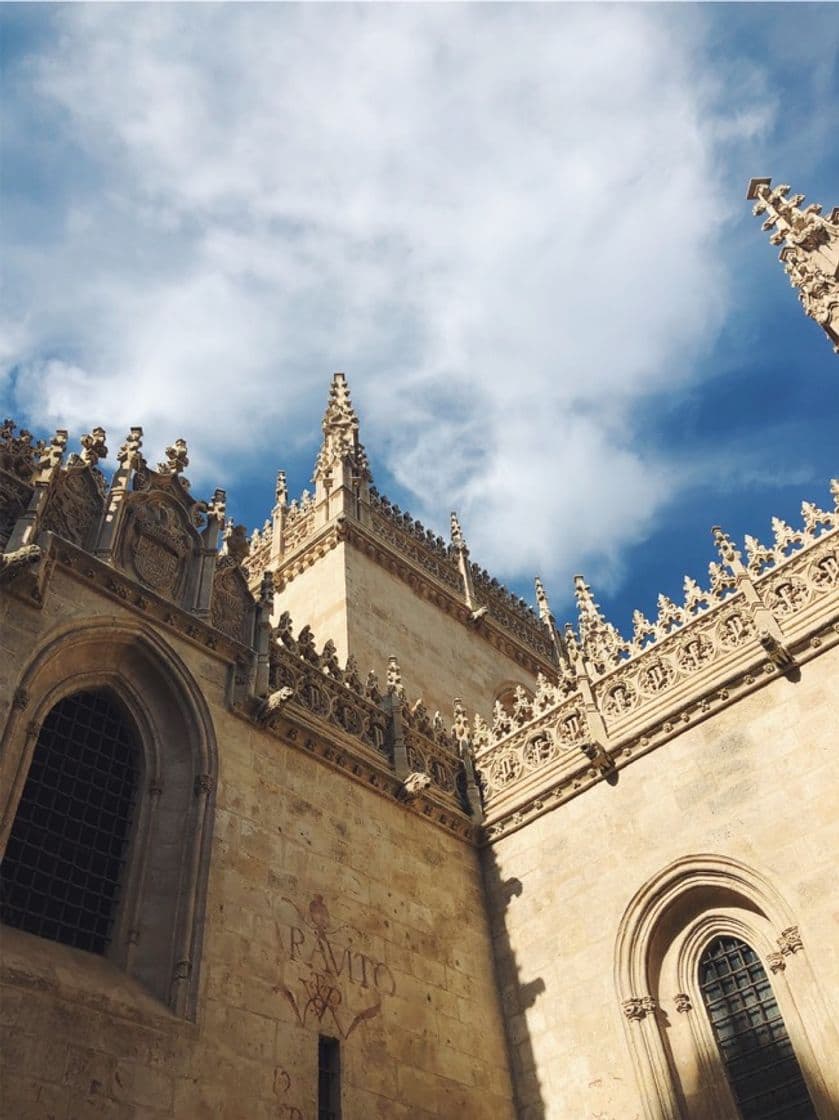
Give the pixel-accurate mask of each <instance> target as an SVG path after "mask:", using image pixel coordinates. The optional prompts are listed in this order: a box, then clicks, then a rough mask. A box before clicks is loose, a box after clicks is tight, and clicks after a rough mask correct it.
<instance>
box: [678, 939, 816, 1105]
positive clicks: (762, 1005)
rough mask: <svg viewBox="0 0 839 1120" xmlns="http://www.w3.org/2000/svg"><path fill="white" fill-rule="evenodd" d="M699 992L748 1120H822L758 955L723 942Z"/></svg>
mask: <svg viewBox="0 0 839 1120" xmlns="http://www.w3.org/2000/svg"><path fill="white" fill-rule="evenodd" d="M699 986H700V988H701V989H702V998H703V999H704V1001H705V1007H706V1009H707V1011H708V1017H709V1018H710V1020H711V1026H712V1027H713V1029H714V1035H715V1036H716V1040H717V1046H718V1047H719V1049H720V1054H721V1055H722V1059H723V1062H724V1063H725V1068H726V1073H727V1075H728V1080H729V1082H730V1084H731V1088H732V1090H733V1091H734V1097H735V1099H736V1101H737V1104H738V1106H739V1108H740V1115H741V1116H742V1117H743V1120H816V1112H815V1109H814V1108H813V1104H812V1101H811V1100H810V1095H809V1093H808V1092H807V1086H806V1084H805V1083H804V1078H803V1076H802V1074H801V1067H800V1066H799V1064H798V1060H797V1059H796V1057H795V1054H794V1053H793V1049H792V1044H791V1043H790V1040H789V1036H788V1035H787V1031H786V1027H785V1026H784V1020H783V1019H782V1018H781V1012H780V1011H779V1010H778V1004H777V1003H776V1002H775V996H774V995H773V994H772V986H771V985H770V983H769V978H768V977H767V975H766V972H765V971H764V968H763V965H762V964H761V963H760V961H759V960H758V957H757V954H756V953H755V951H754V950H753V949H752V948H751V947H750V946H749V945H747V944H746V943H745V941H740V940H738V939H737V938H736V937H718V938H717V939H716V940H715V941H713V942H712V943H711V944H710V945H709V946H708V948H707V949H706V950H705V952H704V953H703V954H702V959H701V961H700V962H699Z"/></svg>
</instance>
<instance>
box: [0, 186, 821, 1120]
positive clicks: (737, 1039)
mask: <svg viewBox="0 0 839 1120" xmlns="http://www.w3.org/2000/svg"><path fill="white" fill-rule="evenodd" d="M750 194H751V196H752V197H753V198H754V199H755V200H756V202H757V209H759V210H760V212H762V213H764V214H768V216H767V219H766V221H767V225H768V226H769V227H770V228H772V229H774V230H775V234H773V237H774V236H776V235H778V234H779V233H780V234H781V235H782V236H781V237H780V240H781V241H784V249H783V250H782V259H784V262H785V266H786V267H787V270H788V272H789V273H790V278H791V280H792V282H793V283H794V284H795V285H796V286H797V287H798V289H799V294H801V295H802V302H803V303H804V306H805V311H807V313H808V314H811V315H812V317H813V318H815V319H816V320H817V321H818V322H820V324H821V326H822V327H823V328H824V330H825V332H826V333H827V335H828V338H829V339H830V340H831V341H832V342H834V341H836V340H837V339H839V335H837V334H836V330H837V329H839V318H837V315H839V298H837V297H836V292H837V287H836V283H835V279H836V271H837V269H839V222H837V216H836V213H835V212H834V214H833V215H831V216H830V218H829V219H823V218H821V217H820V215H819V213H818V211H817V208H816V209H814V208H812V207H810V208H807V209H806V210H801V209H800V207H799V203H800V201H801V200H800V198H799V197H798V196H794V197H793V198H792V199H789V198H788V197H787V196H788V190H787V189H786V188H783V187H782V188H776V189H775V190H774V191H773V190H772V189H771V184H770V183H769V181H768V180H754V181H753V184H752V186H751V188H750ZM814 230H815V231H816V232H814ZM819 231H820V232H819ZM825 231H826V232H825ZM784 239H785V240H784ZM787 249H790V250H791V251H790V252H787ZM792 250H794V252H793V251H792ZM784 254H786V256H784ZM814 260H815V261H816V264H815V265H814V264H813V261H814ZM825 261H826V262H828V264H827V265H825V264H824V262H825ZM831 262H832V263H831ZM828 266H829V268H832V269H833V273H832V277H833V281H832V282H833V287H832V288H831V287H830V282H829V281H830V277H829V276H828V278H827V280H825V279H824V277H825V276H827V272H826V271H825V269H827V268H828ZM819 268H821V270H822V271H821V273H819V274H818V276H817V283H816V281H813V280H812V277H811V276H810V274H809V273H808V271H807V270H808V269H809V270H810V272H813V270H814V269H815V270H816V272H817V273H818V269H819ZM808 277H809V278H808ZM808 285H809V287H808ZM818 285H821V287H820V288H819V291H820V292H821V295H820V296H818V298H817V296H816V295H813V294H812V293H813V292H814V291H815V287H817V286H818ZM831 292H832V293H833V294H832V295H831ZM805 295H806V297H807V298H806V299H805V298H804V296H805ZM818 300H820V301H821V302H818ZM808 301H809V303H808ZM814 308H815V309H816V311H817V312H818V313H816V311H814ZM819 316H821V318H819ZM831 332H833V333H831ZM105 441H106V435H105V432H104V431H103V430H102V429H100V428H95V429H93V430H92V431H91V432H90V433H88V434H86V435H85V436H83V437H82V440H81V447H80V450H79V451H78V452H74V453H70V454H68V448H67V443H68V438H67V433H66V432H64V431H58V432H57V433H56V434H55V436H54V437H53V438H52V439H51V440H49V441H35V440H34V439H33V437H32V436H31V435H30V434H29V433H28V432H26V431H21V430H19V429H18V428H16V427H15V426H14V425H13V424H12V423H11V422H7V423H6V424H5V425H4V426H3V427H2V429H0V503H1V505H0V548H2V555H0V604H2V605H1V606H0V611H2V614H0V619H1V620H2V621H0V647H2V658H0V734H2V740H0V851H2V852H3V853H4V861H3V868H2V871H3V881H2V894H0V920H2V925H1V926H0V956H1V957H2V960H0V1020H1V1021H2V1031H3V1042H2V1074H3V1081H2V1087H1V1088H0V1113H2V1115H4V1116H9V1117H10V1118H11V1117H14V1118H16V1120H47V1118H54V1120H87V1118H89V1117H90V1118H92V1117H113V1118H119V1120H123V1118H125V1120H128V1118H129V1117H130V1118H137V1120H140V1118H143V1120H152V1118H160V1120H163V1118H167V1117H168V1118H172V1117H176V1118H185V1120H205V1118H206V1120H210V1118H216V1117H224V1118H230V1120H240V1118H241V1120H252V1118H253V1120H263V1118H264V1120H268V1118H271V1120H309V1118H314V1117H317V1118H318V1120H330V1118H331V1120H339V1118H343V1120H360V1118H362V1117H364V1118H368V1117H369V1118H372V1117H380V1118H382V1120H385V1118H387V1120H391V1118H393V1120H414V1118H416V1120H422V1118H424V1117H425V1118H432V1117H443V1118H455V1117H458V1118H463V1120H513V1118H518V1120H548V1118H550V1120H641V1118H644V1120H677V1118H680V1120H721V1118H731V1120H737V1118H739V1117H742V1118H743V1120H749V1118H755V1120H769V1118H770V1117H772V1118H775V1120H806V1118H818V1120H829V1118H831V1117H834V1116H836V1115H837V1114H839V1063H837V1061H836V1055H837V1054H839V1028H838V1027H837V1024H839V951H838V950H837V936H836V933H837V930H836V923H837V917H839V915H838V914H837V908H836V889H835V875H836V872H835V856H836V853H837V851H839V818H837V812H836V793H835V790H836V776H837V775H836V771H837V765H839V764H837V757H839V689H837V683H836V682H837V679H839V481H836V480H834V481H833V482H831V483H830V489H829V496H826V497H825V498H824V499H822V500H821V501H820V502H819V503H818V504H814V503H812V502H805V503H804V504H803V505H802V511H801V519H800V523H798V524H796V525H789V524H786V523H785V522H782V521H780V520H776V521H775V522H774V523H773V526H772V533H771V537H770V538H769V539H768V540H767V542H766V543H763V542H761V541H759V540H757V539H755V538H753V537H746V538H745V540H744V541H743V542H742V543H741V542H736V541H733V540H732V539H731V538H730V537H729V536H728V534H726V533H725V532H724V531H723V530H722V529H719V528H717V529H714V531H713V539H714V547H715V553H714V557H713V560H712V561H711V563H710V566H709V571H708V576H707V579H705V580H703V581H702V582H697V581H695V580H693V579H688V578H686V579H685V585H684V597H683V599H682V601H680V602H675V601H673V600H671V599H668V598H666V597H664V596H660V597H659V601H658V614H657V617H656V618H655V619H648V618H646V617H644V616H643V615H641V614H640V613H639V612H636V615H635V619H634V628H633V633H632V635H631V636H629V637H627V636H625V635H622V634H621V633H619V632H618V630H617V629H616V628H615V627H614V626H613V625H612V624H611V623H610V622H609V621H608V619H607V618H605V617H604V615H603V612H602V611H601V609H600V607H599V606H598V604H597V602H596V600H595V597H594V595H593V593H592V590H591V588H590V587H589V586H588V585H587V584H586V583H585V581H584V580H583V579H582V578H578V579H577V580H576V583H575V593H576V601H577V620H576V622H575V624H574V625H573V626H572V625H569V626H566V627H564V628H560V627H558V626H557V624H556V622H555V620H554V617H553V615H552V613H551V610H550V606H549V603H548V600H547V597H546V594H545V591H544V589H543V587H542V585H541V583H539V581H537V586H536V602H537V609H536V610H532V609H531V608H530V607H528V605H527V604H526V603H524V602H523V601H522V600H520V599H518V598H517V597H515V596H514V595H512V594H511V593H510V592H508V591H507V590H506V589H505V588H504V587H503V586H501V585H500V584H499V583H498V582H497V581H496V580H495V579H493V578H492V577H491V576H490V575H489V574H488V573H487V572H485V571H484V570H483V569H481V568H480V567H479V566H478V565H477V564H476V563H475V562H474V561H473V560H472V558H471V556H470V553H469V548H468V545H467V541H466V538H465V536H464V531H463V528H462V527H461V525H460V523H459V521H458V519H457V517H456V516H455V515H452V520H451V533H450V538H449V539H448V540H444V539H442V538H440V537H438V536H436V535H435V534H434V533H432V532H430V531H428V530H426V529H425V528H424V527H423V526H422V525H421V524H420V523H419V522H417V521H416V520H415V519H413V518H412V517H411V516H410V515H409V514H407V513H405V512H403V511H402V510H400V509H399V508H398V507H397V506H395V505H394V504H393V503H392V502H390V501H388V500H387V499H386V498H385V497H384V496H383V495H382V494H380V493H379V492H378V491H377V489H376V488H375V486H374V485H373V480H372V477H371V472H370V468H369V464H368V461H367V457H366V454H365V451H364V448H363V446H362V444H361V442H360V439H359V420H358V417H357V415H356V412H355V410H354V408H353V405H352V401H351V399H350V393H349V388H348V385H347V381H346V378H345V377H344V375H343V374H335V376H334V377H333V380H332V385H331V388H330V393H329V400H328V404H327V408H326V414H325V416H324V419H323V439H322V443H321V448H320V452H319V454H318V457H317V461H316V463H315V467H314V478H313V482H314V489H313V491H312V492H311V493H305V494H304V495H302V496H301V497H299V498H297V499H294V500H289V495H288V493H287V488H286V482H285V477H284V475H283V474H282V472H281V473H280V474H279V476H278V479H277V488H276V502H275V505H274V508H273V510H272V511H271V513H270V516H269V518H268V519H267V521H266V523H265V525H264V527H263V528H262V529H260V530H256V531H254V532H253V533H252V534H251V535H250V536H249V535H248V534H247V533H246V532H245V530H244V529H243V528H242V527H241V526H236V525H233V524H231V523H229V522H228V521H227V519H226V511H225V495H224V493H223V491H220V490H217V491H215V493H213V494H212V495H210V496H207V497H205V498H196V497H195V496H194V495H193V494H192V491H191V489H190V486H189V483H188V482H187V481H186V478H185V473H184V472H185V470H186V469H187V467H188V457H187V456H188V452H187V447H186V444H185V443H184V442H183V441H182V440H177V441H175V443H173V445H172V446H171V447H170V448H168V449H167V452H166V457H165V459H164V461H163V462H161V463H159V464H158V465H156V466H155V465H153V464H151V463H149V462H148V461H147V459H146V457H145V455H144V453H143V445H142V431H141V429H139V428H134V429H132V430H131V431H130V432H129V433H128V436H127V438H126V439H125V440H124V442H123V443H122V445H121V446H120V448H119V451H118V453H117V456H116V462H117V466H116V470H115V471H114V472H113V475H112V477H111V478H109V479H107V480H106V478H105V476H104V474H103V473H102V471H101V470H100V466H99V464H100V462H101V461H102V460H103V459H104V458H105V457H106V456H107V454H108V452H107V448H106V445H105Z"/></svg>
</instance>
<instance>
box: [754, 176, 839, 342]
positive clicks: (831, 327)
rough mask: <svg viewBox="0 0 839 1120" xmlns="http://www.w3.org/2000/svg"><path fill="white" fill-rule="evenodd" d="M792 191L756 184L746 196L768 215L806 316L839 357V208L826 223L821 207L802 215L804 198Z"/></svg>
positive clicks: (758, 212) (807, 209) (761, 181)
mask: <svg viewBox="0 0 839 1120" xmlns="http://www.w3.org/2000/svg"><path fill="white" fill-rule="evenodd" d="M789 191H790V188H789V187H788V186H787V185H786V184H782V185H781V186H777V187H775V188H774V189H773V188H772V180H771V179H752V180H751V182H750V183H749V189H748V193H747V195H746V197H747V198H749V199H754V200H755V205H754V213H755V214H756V215H762V214H763V215H765V219H764V222H763V229H764V230H767V231H768V230H772V236H771V237H770V238H769V240H770V242H771V243H772V244H773V245H782V246H783V248H782V249H781V253H780V260H781V261H782V262H783V265H784V270H785V272H786V274H787V276H788V277H789V281H790V284H791V285H792V286H793V287H794V288H796V289H797V290H798V298H799V300H800V301H801V305H802V307H803V308H804V311H805V313H806V314H807V315H809V316H810V318H811V319H815V321H816V322H817V323H818V324H819V326H821V327H822V329H823V330H824V331H825V333H826V334H827V336H828V338H829V339H830V340H831V342H832V343H833V346H834V349H835V350H836V352H837V353H839V206H837V207H834V209H833V211H832V212H831V214H830V215H829V216H828V217H827V218H824V217H822V216H821V212H822V208H821V206H819V205H818V203H811V204H810V205H809V206H805V207H804V209H803V210H802V209H801V203H802V202H803V201H804V195H803V194H794V195H790V193H789Z"/></svg>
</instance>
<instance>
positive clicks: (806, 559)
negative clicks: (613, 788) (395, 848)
mask: <svg viewBox="0 0 839 1120" xmlns="http://www.w3.org/2000/svg"><path fill="white" fill-rule="evenodd" d="M832 494H833V498H834V505H835V507H836V508H835V509H834V510H831V511H825V510H821V509H819V508H818V507H816V506H813V505H811V504H808V503H805V505H804V524H803V527H802V528H801V529H800V530H792V529H790V528H789V526H787V525H785V524H784V523H782V522H779V521H776V522H775V523H774V529H775V541H774V543H773V545H772V547H771V548H764V547H763V546H761V545H759V544H758V542H755V541H754V540H753V539H752V538H749V539H748V543H747V563H744V562H743V561H742V559H741V554H740V553H739V552H737V551H736V550H735V549H734V546H733V545H732V544H731V542H730V541H729V540H728V538H726V537H725V536H724V534H718V543H719V547H720V552H721V557H722V559H723V562H724V565H725V566H726V567H727V569H728V573H729V574H728V575H727V574H726V571H725V569H724V568H721V569H720V571H721V573H722V574H721V576H720V577H719V580H718V584H719V585H720V586H722V587H723V591H721V592H720V593H719V594H717V595H716V596H715V597H712V599H713V601H712V602H706V603H705V605H704V606H700V607H699V608H698V610H697V611H696V613H693V614H690V615H687V614H681V615H680V616H679V617H673V618H672V621H671V630H670V631H669V632H668V631H666V630H662V632H661V634H660V636H659V637H658V638H657V639H655V640H653V641H651V642H650V644H649V645H647V646H645V647H644V648H642V649H640V650H638V651H636V652H634V653H629V652H628V651H627V650H626V648H625V645H626V644H625V643H623V642H622V639H621V638H620V635H619V634H618V632H617V630H615V628H614V627H612V626H611V625H610V624H608V623H606V622H605V620H602V621H603V625H598V626H597V627H596V628H595V631H594V632H595V633H596V636H597V643H596V646H595V649H594V651H592V650H590V649H588V647H587V645H586V633H585V627H584V626H583V624H582V620H581V631H582V637H581V639H580V640H579V642H578V644H577V646H576V654H574V652H573V643H575V642H577V641H578V640H577V639H576V635H574V634H573V633H572V634H570V635H569V636H568V639H567V640H568V642H569V646H570V648H571V649H572V656H575V657H576V662H575V663H576V667H577V680H578V682H579V684H578V687H577V688H575V687H574V685H573V674H571V673H569V672H567V671H566V672H565V673H564V674H563V675H562V678H561V680H560V682H559V683H558V684H557V685H554V686H551V687H552V688H553V689H554V696H553V703H552V704H551V705H550V706H549V707H548V708H547V709H544V710H541V711H537V710H535V709H534V707H533V704H532V703H531V704H530V706H528V704H526V703H522V704H521V705H520V706H517V708H516V710H514V711H512V712H504V713H497V718H496V720H495V721H494V723H493V725H492V727H490V728H488V729H486V734H485V736H484V740H483V742H482V743H481V745H480V747H479V749H478V751H477V755H476V761H477V765H478V770H479V775H480V779H481V782H482V788H483V792H484V797H485V808H486V819H485V832H484V835H485V838H486V839H488V840H490V841H491V840H493V839H495V838H497V837H498V836H500V835H503V834H505V833H506V832H509V831H511V830H514V829H515V828H518V827H520V826H521V825H522V824H524V823H526V822H527V821H528V820H530V819H532V818H533V817H534V816H536V815H539V814H540V813H542V812H546V811H547V810H548V809H550V808H553V807H554V806H555V805H557V804H560V803H562V802H563V801H565V800H567V799H569V798H570V797H573V796H577V795H578V794H579V793H580V792H582V791H584V790H585V789H586V788H588V786H589V785H592V784H594V783H596V782H598V781H600V780H602V779H603V778H604V777H605V778H606V779H607V780H609V778H610V773H611V772H613V771H610V765H609V764H611V766H612V767H614V768H620V767H622V766H624V765H627V764H628V763H629V762H630V761H632V760H633V758H636V757H639V756H640V755H642V754H645V753H647V752H648V751H650V750H652V749H655V748H656V747H657V746H659V745H661V744H662V743H664V742H666V741H668V740H669V739H671V738H673V737H674V736H676V735H678V734H680V733H681V732H682V731H683V730H685V728H687V727H689V726H691V725H693V724H695V723H698V722H700V721H701V720H703V719H706V718H708V717H709V716H710V715H712V714H713V713H714V712H716V711H719V710H720V709H722V708H723V707H726V706H727V705H729V704H731V703H733V702H734V701H735V700H737V699H739V698H740V697H742V696H743V695H745V694H746V693H747V692H749V691H751V690H753V689H756V688H758V687H760V686H761V685H763V684H764V683H766V682H767V681H769V680H771V679H772V678H773V677H774V676H777V675H779V674H781V673H789V672H797V671H799V669H800V666H801V665H802V664H804V663H805V662H806V661H807V660H809V659H810V658H811V657H813V656H815V655H816V654H817V653H818V652H819V651H820V650H823V649H826V648H828V647H830V646H832V645H835V644H836V643H837V641H839V622H837V617H839V483H836V482H834V483H833V484H832ZM747 564H748V566H747ZM585 595H586V596H588V589H587V588H586V589H585ZM589 602H590V603H591V604H592V614H591V617H592V618H593V617H594V612H595V611H597V612H599V608H597V607H596V604H594V603H593V600H589ZM671 606H672V604H670V605H668V603H667V602H665V604H664V609H665V610H666V611H667V612H668V613H670V614H671V615H672V614H673V612H672V611H671ZM677 613H678V612H677ZM598 617H600V618H601V619H602V616H598ZM589 633H591V626H590V628H589ZM606 636H608V642H609V643H611V644H610V646H609V648H608V649H607V647H606V645H604V641H605V637H606ZM605 652H607V653H608V657H605V658H604V653H605ZM594 661H599V663H600V670H599V671H598V669H597V668H596V667H595V664H593V662H594ZM604 661H606V662H608V661H614V662H615V663H613V664H606V663H604ZM586 696H589V697H590V703H588V702H587V701H586ZM599 735H600V736H601V737H600V738H599V737H598V736H599Z"/></svg>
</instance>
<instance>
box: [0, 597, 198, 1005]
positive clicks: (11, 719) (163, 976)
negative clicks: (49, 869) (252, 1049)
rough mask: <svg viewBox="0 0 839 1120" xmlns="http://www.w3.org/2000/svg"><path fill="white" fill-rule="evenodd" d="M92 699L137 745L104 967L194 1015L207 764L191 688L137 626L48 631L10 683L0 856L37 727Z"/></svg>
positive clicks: (109, 622) (98, 623)
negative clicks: (59, 710)
mask: <svg viewBox="0 0 839 1120" xmlns="http://www.w3.org/2000/svg"><path fill="white" fill-rule="evenodd" d="M86 689H87V690H90V689H102V690H106V691H107V692H108V693H110V694H111V695H112V696H114V697H115V698H116V699H117V701H118V702H119V703H120V705H121V706H122V707H123V708H124V709H125V710H126V711H127V713H128V714H129V715H130V717H131V719H132V721H133V723H134V725H135V727H136V729H137V732H138V738H139V740H140V742H141V745H142V758H141V778H140V793H139V796H138V802H137V805H136V807H135V813H134V821H133V824H132V835H131V840H130V851H129V857H128V861H127V865H126V871H125V878H124V882H123V886H122V890H121V903H120V908H119V914H118V917H117V922H116V927H115V930H114V936H113V939H112V945H111V948H110V949H109V951H108V954H107V956H108V958H109V959H110V960H112V961H113V962H114V963H115V964H116V965H117V966H119V967H120V968H122V969H124V970H125V972H127V973H128V974H129V975H130V976H133V977H134V978H135V979H137V980H138V981H140V982H141V983H142V984H144V986H145V987H146V988H147V989H148V990H150V991H151V992H152V993H153V994H154V995H156V996H157V997H158V998H159V999H160V1000H162V1001H163V1002H164V1003H165V1004H167V1005H168V1006H169V1007H170V1008H171V1009H172V1010H173V1011H175V1012H176V1014H179V1015H182V1016H184V1017H186V1018H189V1019H193V1018H194V1017H195V1011H196V1004H197V992H198V971H199V969H198V965H199V962H200V956H201V941H202V930H203V924H204V910H205V903H206V890H207V878H208V873H209V861H210V846H211V840H212V827H213V817H214V812H213V809H214V802H215V789H216V781H217V774H218V754H217V747H216V737H215V731H214V727H213V721H212V719H211V716H210V712H209V708H208V706H207V703H206V701H205V699H204V697H203V695H202V693H201V690H200V688H199V687H198V685H197V684H196V682H195V681H194V679H193V677H192V675H191V674H190V672H189V671H188V669H187V668H186V666H185V664H184V663H183V661H182V660H181V658H180V657H179V656H178V655H177V654H176V653H175V651H174V650H173V649H172V648H171V647H170V646H169V645H168V644H167V643H166V642H165V641H164V640H163V639H162V638H161V637H160V635H159V634H157V633H156V632H155V631H154V630H152V629H151V628H149V627H147V626H145V625H143V624H142V623H134V622H130V621H124V622H123V621H117V620H115V619H113V618H108V619H91V620H87V621H75V620H74V622H73V624H72V626H65V627H63V628H62V629H60V630H56V631H53V632H52V633H51V634H50V635H49V636H48V637H47V638H46V639H45V640H44V641H43V643H42V644H41V646H40V648H39V649H38V651H37V652H36V654H35V656H34V657H33V658H32V660H31V661H30V663H29V664H28V665H27V666H26V668H25V669H24V671H23V673H22V674H21V676H20V678H19V681H18V687H17V690H16V692H15V694H14V700H13V702H12V706H11V709H10V711H9V715H8V718H7V720H6V726H5V728H4V730H3V737H2V748H0V854H2V852H3V851H4V850H5V846H6V843H7V841H8V837H9V833H10V831H11V828H12V824H13V822H14V817H15V812H16V810H17V805H18V802H19V800H20V797H21V794H22V792H23V787H24V784H25V782H26V776H27V773H28V771H29V766H30V763H31V761H32V755H33V753H34V750H35V745H36V742H37V739H38V734H39V732H40V728H41V725H42V724H43V721H44V719H45V718H46V716H47V714H48V713H49V712H50V710H51V709H52V708H53V707H54V706H55V704H56V703H58V701H59V700H62V699H64V697H66V696H69V695H71V694H72V693H75V692H79V691H82V690H86Z"/></svg>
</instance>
